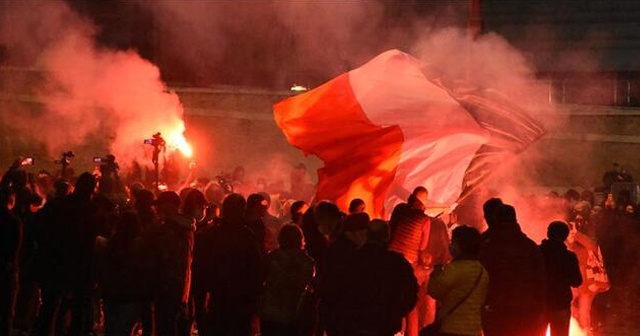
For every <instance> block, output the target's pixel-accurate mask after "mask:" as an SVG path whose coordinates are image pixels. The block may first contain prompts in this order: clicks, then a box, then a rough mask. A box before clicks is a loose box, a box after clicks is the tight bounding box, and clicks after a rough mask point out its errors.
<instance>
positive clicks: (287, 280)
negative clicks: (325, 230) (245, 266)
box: [260, 225, 315, 336]
mask: <svg viewBox="0 0 640 336" xmlns="http://www.w3.org/2000/svg"><path fill="white" fill-rule="evenodd" d="M278 241H279V244H280V248H278V249H276V250H274V251H272V252H271V253H269V255H267V258H266V260H265V268H266V279H265V287H264V294H263V297H262V300H261V314H260V315H261V332H262V334H263V335H265V336H270V335H274V336H285V335H297V334H298V333H297V332H298V327H299V326H301V324H302V322H303V318H305V317H304V316H299V314H301V312H300V311H299V309H300V308H301V307H300V304H301V300H303V293H304V291H305V289H307V288H308V287H309V286H311V281H312V280H313V275H314V273H315V272H314V264H315V263H314V261H313V259H311V257H309V255H307V253H306V252H304V250H303V235H302V231H301V230H300V228H298V227H297V226H295V225H285V226H283V227H282V230H281V231H280V233H279V235H278Z"/></svg>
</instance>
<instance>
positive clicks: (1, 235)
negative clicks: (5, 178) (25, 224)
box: [0, 188, 22, 336]
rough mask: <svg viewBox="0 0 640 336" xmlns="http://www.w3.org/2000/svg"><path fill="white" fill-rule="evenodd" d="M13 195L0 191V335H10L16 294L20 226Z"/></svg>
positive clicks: (20, 235)
mask: <svg viewBox="0 0 640 336" xmlns="http://www.w3.org/2000/svg"><path fill="white" fill-rule="evenodd" d="M15 204H16V199H15V193H13V192H12V191H10V190H8V189H4V188H2V189H0V239H1V240H0V243H1V245H0V267H1V268H0V335H3V336H4V335H6V336H9V335H11V331H12V325H13V319H14V309H15V304H16V295H17V294H18V285H17V282H18V277H19V254H20V244H21V241H22V224H21V223H20V220H19V219H18V218H16V217H15V216H14V215H13V211H12V210H13V209H14V206H15Z"/></svg>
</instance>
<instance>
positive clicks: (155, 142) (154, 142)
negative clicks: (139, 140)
mask: <svg viewBox="0 0 640 336" xmlns="http://www.w3.org/2000/svg"><path fill="white" fill-rule="evenodd" d="M144 144H145V145H151V146H154V147H163V146H164V145H165V144H166V142H165V141H164V139H163V138H162V135H161V134H160V132H158V133H156V134H154V135H152V136H151V138H150V139H144Z"/></svg>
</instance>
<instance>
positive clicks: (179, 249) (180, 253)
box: [151, 215, 195, 303]
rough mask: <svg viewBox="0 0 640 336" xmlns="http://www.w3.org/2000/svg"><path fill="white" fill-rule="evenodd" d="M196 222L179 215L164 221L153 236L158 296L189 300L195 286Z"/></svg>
mask: <svg viewBox="0 0 640 336" xmlns="http://www.w3.org/2000/svg"><path fill="white" fill-rule="evenodd" d="M194 231H195V222H194V221H193V220H192V219H188V218H185V217H182V216H179V215H175V216H171V217H169V218H165V219H164V220H163V223H162V225H160V227H159V228H158V229H157V231H156V232H154V234H152V235H151V240H152V241H151V245H152V246H153V247H152V248H153V251H154V253H153V254H154V259H155V262H154V263H155V271H154V273H155V275H156V277H157V278H156V279H155V280H154V281H155V287H156V288H155V292H156V297H161V298H163V299H165V300H169V301H173V302H176V303H186V302H187V301H188V298H189V292H190V286H191V263H192V261H193V245H194V237H193V234H194Z"/></svg>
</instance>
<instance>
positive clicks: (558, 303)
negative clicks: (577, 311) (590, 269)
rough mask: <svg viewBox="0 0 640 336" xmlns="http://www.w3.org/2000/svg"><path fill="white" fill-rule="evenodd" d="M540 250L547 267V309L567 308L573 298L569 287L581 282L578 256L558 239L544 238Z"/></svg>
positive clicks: (576, 285) (578, 284)
mask: <svg viewBox="0 0 640 336" xmlns="http://www.w3.org/2000/svg"><path fill="white" fill-rule="evenodd" d="M540 250H541V251H542V255H543V257H544V261H545V266H546V269H547V309H549V310H562V309H569V308H570V307H571V300H572V298H573V294H572V293H571V287H579V286H580V285H581V284H582V275H581V274H580V266H579V265H578V258H577V257H576V254H575V253H573V252H571V251H569V250H567V246H566V245H565V244H564V242H560V241H555V240H547V239H545V240H543V241H542V244H541V245H540Z"/></svg>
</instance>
